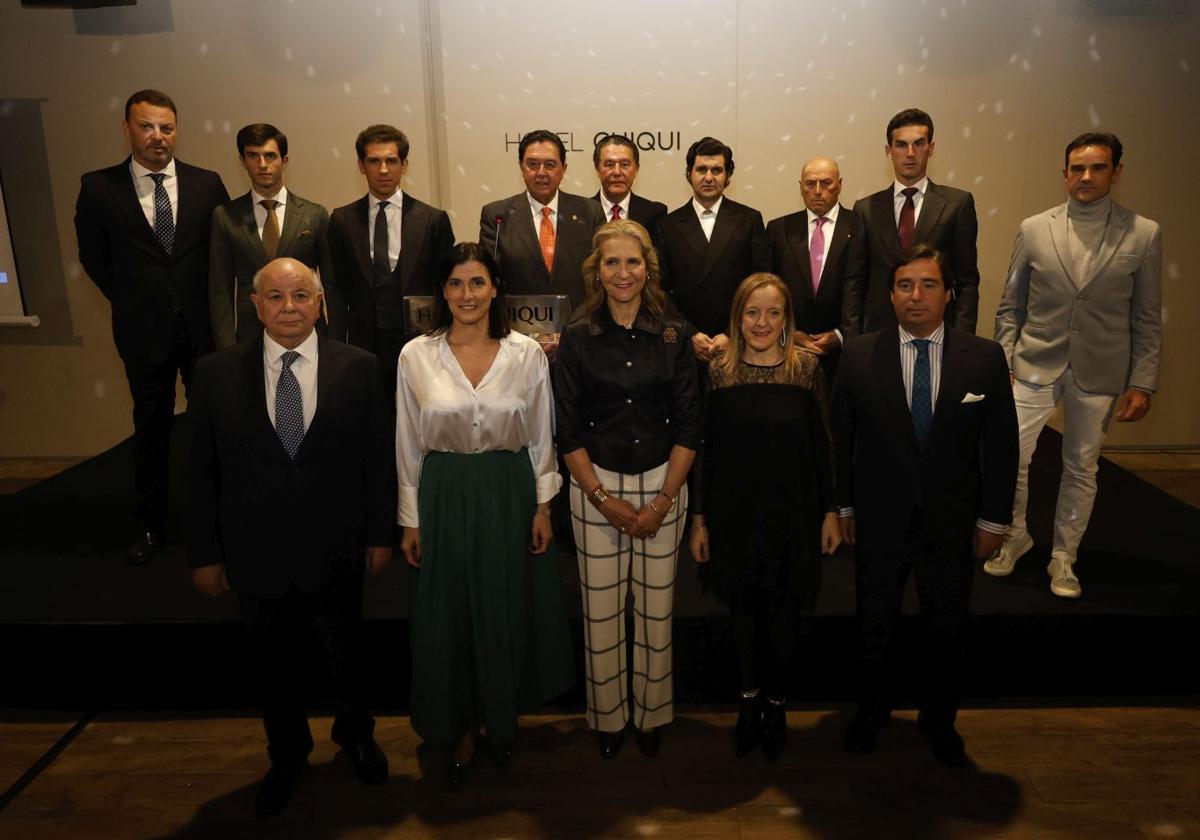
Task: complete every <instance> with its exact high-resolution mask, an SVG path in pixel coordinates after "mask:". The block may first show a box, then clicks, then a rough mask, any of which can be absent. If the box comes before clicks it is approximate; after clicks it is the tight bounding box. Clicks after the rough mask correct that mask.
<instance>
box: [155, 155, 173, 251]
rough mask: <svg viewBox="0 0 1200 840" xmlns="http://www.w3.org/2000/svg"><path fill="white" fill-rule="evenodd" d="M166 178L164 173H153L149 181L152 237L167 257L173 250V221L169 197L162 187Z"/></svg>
mask: <svg viewBox="0 0 1200 840" xmlns="http://www.w3.org/2000/svg"><path fill="white" fill-rule="evenodd" d="M166 177H167V174H166V173H165V172H155V173H153V174H152V175H151V176H150V180H152V181H154V235H155V236H157V237H158V244H160V245H162V247H163V250H164V251H166V252H167V254H168V255H169V254H170V253H171V251H172V250H173V249H174V248H175V219H174V217H173V216H172V215H171V197H170V196H169V195H167V188H166V187H164V186H163V179H164V178H166Z"/></svg>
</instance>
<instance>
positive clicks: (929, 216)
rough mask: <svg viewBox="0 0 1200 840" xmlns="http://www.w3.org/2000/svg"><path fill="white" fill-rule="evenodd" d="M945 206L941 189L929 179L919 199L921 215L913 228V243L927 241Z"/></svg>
mask: <svg viewBox="0 0 1200 840" xmlns="http://www.w3.org/2000/svg"><path fill="white" fill-rule="evenodd" d="M945 206H946V197H945V196H944V195H943V194H942V189H941V187H939V186H938V185H937V184H935V183H933V181H930V182H929V184H928V185H927V186H926V188H925V197H924V198H923V199H921V215H920V217H918V218H917V226H916V228H915V229H914V230H913V243H914V244H916V243H917V242H928V241H929V239H930V234H931V233H932V231H933V228H934V226H935V225H936V224H937V222H938V219H940V218H941V217H942V208H944V207H945ZM896 241H897V242H899V241H900V234H899V232H897V234H896Z"/></svg>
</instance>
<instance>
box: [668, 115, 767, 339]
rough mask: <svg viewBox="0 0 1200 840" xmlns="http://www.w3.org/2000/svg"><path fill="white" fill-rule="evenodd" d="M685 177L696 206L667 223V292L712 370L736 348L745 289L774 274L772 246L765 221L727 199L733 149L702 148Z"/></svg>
mask: <svg viewBox="0 0 1200 840" xmlns="http://www.w3.org/2000/svg"><path fill="white" fill-rule="evenodd" d="M684 177H685V178H687V180H688V184H690V185H691V187H692V199H691V201H689V202H688V203H687V204H685V205H683V206H682V207H680V208H679V209H677V210H673V211H671V212H670V213H668V214H667V216H666V218H664V219H663V221H662V235H661V245H660V248H659V261H660V262H661V264H662V277H663V288H664V289H665V290H666V291H667V292H668V293H670V295H671V297H672V299H673V300H674V302H675V305H676V306H677V307H679V311H680V312H682V313H683V316H684V317H685V318H687V319H688V321H690V322H691V323H692V326H694V327H695V328H696V335H695V336H694V337H693V338H692V349H693V350H694V351H695V353H696V358H697V359H699V360H700V361H703V362H707V361H708V360H709V359H710V358H712V355H713V353H714V352H716V351H717V350H719V349H721V348H722V347H724V345H725V344H726V343H728V341H729V339H728V337H727V336H726V335H725V332H726V331H727V330H728V329H729V307H730V305H731V304H732V303H733V293H734V291H736V289H737V287H738V284H740V283H741V282H742V281H743V280H745V279H746V278H747V277H749V276H750V275H751V274H753V273H754V272H756V271H770V270H771V243H770V242H769V241H768V240H767V232H766V230H765V229H764V227H763V218H762V214H761V213H759V212H758V211H757V210H755V209H754V208H752V207H747V206H746V205H744V204H738V203H737V202H736V201H734V200H733V199H730V198H725V197H724V196H725V189H726V187H728V186H729V181H730V179H731V178H732V177H733V149H731V148H729V147H728V146H726V145H725V144H724V143H722V142H721V141H720V140H717V139H715V138H712V137H704V138H701V139H700V140H697V141H696V142H695V143H693V144H692V145H691V147H690V148H689V149H688V151H687V169H686V170H685V171H684Z"/></svg>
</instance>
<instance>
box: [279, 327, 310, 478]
mask: <svg viewBox="0 0 1200 840" xmlns="http://www.w3.org/2000/svg"><path fill="white" fill-rule="evenodd" d="M299 357H300V354H299V353H297V352H296V351H295V350H288V351H287V352H285V353H284V354H283V357H282V359H283V370H281V371H280V372H279V381H278V382H276V383H275V434H277V435H279V442H280V443H282V444H283V448H284V449H286V450H287V454H288V455H289V456H290V457H291V459H292V460H293V461H294V460H295V459H296V450H298V449H299V448H300V441H302V440H304V401H303V400H302V399H301V397H300V382H299V380H297V379H296V374H294V373H292V363H293V362H295V361H296V359H298V358H299Z"/></svg>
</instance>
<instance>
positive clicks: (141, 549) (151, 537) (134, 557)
mask: <svg viewBox="0 0 1200 840" xmlns="http://www.w3.org/2000/svg"><path fill="white" fill-rule="evenodd" d="M166 542H167V541H166V539H165V538H164V537H163V535H162V532H161V531H157V530H155V529H153V528H147V529H146V530H144V531H139V532H138V535H137V539H135V540H134V541H133V544H132V545H130V546H129V553H128V555H127V556H126V560H127V561H128V562H129V565H130V566H142V565H145V564H146V563H149V562H150V561H151V560H153V559H154V556H155V555H156V554H158V552H160V551H162V547H163V546H164V545H165V544H166Z"/></svg>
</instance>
